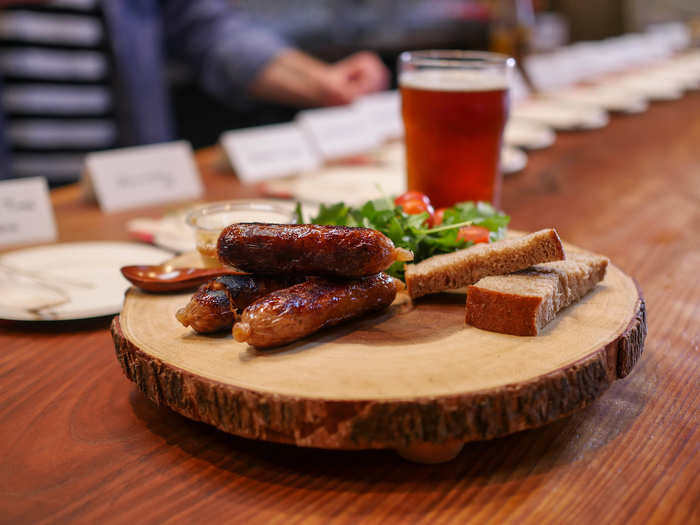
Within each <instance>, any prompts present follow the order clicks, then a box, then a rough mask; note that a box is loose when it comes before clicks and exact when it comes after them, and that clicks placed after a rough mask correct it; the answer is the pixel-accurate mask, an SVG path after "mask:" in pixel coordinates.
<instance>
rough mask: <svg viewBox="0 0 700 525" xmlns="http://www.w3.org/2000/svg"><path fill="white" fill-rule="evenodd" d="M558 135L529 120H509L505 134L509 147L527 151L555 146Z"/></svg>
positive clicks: (504, 138) (504, 139)
mask: <svg viewBox="0 0 700 525" xmlns="http://www.w3.org/2000/svg"><path fill="white" fill-rule="evenodd" d="M555 139H556V134H555V133H554V132H553V131H552V130H551V129H550V128H548V127H547V126H545V125H543V124H538V123H537V122H531V121H527V120H518V119H513V118H511V119H508V123H507V124H506V129H505V131H504V132H503V142H505V144H506V145H507V146H515V147H519V148H525V149H542V148H546V147H548V146H551V145H552V144H554V141H555Z"/></svg>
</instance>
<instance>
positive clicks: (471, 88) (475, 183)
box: [399, 50, 515, 208]
mask: <svg viewBox="0 0 700 525" xmlns="http://www.w3.org/2000/svg"><path fill="white" fill-rule="evenodd" d="M514 66H515V60H514V59H513V58H510V57H507V56H505V55H499V54H496V53H485V52H477V51H454V50H446V51H406V52H403V53H401V56H400V57H399V86H400V89H401V113H402V115H403V123H404V130H405V141H406V175H407V186H408V189H409V190H417V191H421V192H423V193H425V194H426V195H427V196H428V197H430V199H431V201H432V203H433V205H434V206H435V207H436V208H437V207H446V206H451V205H453V204H454V203H456V202H461V201H467V200H482V201H487V202H491V203H492V204H494V205H495V206H498V205H499V204H500V197H501V195H500V194H501V173H500V166H499V164H500V151H501V140H502V136H503V128H504V126H505V123H506V120H507V118H508V105H509V102H508V79H509V76H510V74H511V71H512V69H513V67H514Z"/></svg>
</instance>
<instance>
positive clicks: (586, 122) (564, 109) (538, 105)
mask: <svg viewBox="0 0 700 525" xmlns="http://www.w3.org/2000/svg"><path fill="white" fill-rule="evenodd" d="M511 116H512V117H513V118H517V119H525V120H532V121H535V122H538V123H540V124H544V125H545V126H549V127H552V128H554V129H561V130H574V129H598V128H602V127H605V126H606V125H607V124H608V121H609V119H608V114H607V113H606V112H605V111H604V110H603V109H600V108H597V107H594V106H586V105H581V104H577V103H573V102H563V101H561V102H560V101H553V100H542V99H539V100H532V99H529V100H526V101H523V102H522V103H519V104H516V105H515V107H514V108H513V111H512V112H511Z"/></svg>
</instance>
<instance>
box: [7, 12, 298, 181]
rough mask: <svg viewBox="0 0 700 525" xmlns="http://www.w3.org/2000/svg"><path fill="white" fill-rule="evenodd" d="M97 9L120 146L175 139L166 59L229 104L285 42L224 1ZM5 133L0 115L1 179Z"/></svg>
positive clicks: (242, 97)
mask: <svg viewBox="0 0 700 525" xmlns="http://www.w3.org/2000/svg"><path fill="white" fill-rule="evenodd" d="M102 10H103V13H104V17H105V23H106V25H107V31H108V34H109V39H110V44H111V49H112V51H113V61H114V79H115V80H114V81H115V93H116V99H115V101H114V103H115V108H114V109H115V118H116V122H117V128H118V144H119V145H120V146H129V145H137V144H149V143H155V142H163V141H167V140H172V139H173V138H174V129H173V120H172V115H171V106H170V100H169V97H168V86H167V84H166V58H167V59H175V60H177V61H180V62H183V63H185V64H187V66H188V67H189V69H190V70H191V71H192V72H193V73H194V75H195V76H196V78H197V79H198V81H199V82H200V84H201V85H202V86H203V88H204V89H205V90H206V91H207V92H208V93H209V94H211V95H213V96H214V97H216V98H218V99H220V100H221V101H223V102H225V103H229V104H231V103H235V102H236V101H237V100H243V99H245V98H246V90H247V88H248V87H249V85H250V84H251V82H252V81H253V80H254V79H255V78H256V76H257V75H258V73H259V72H260V71H261V69H262V68H263V67H264V66H265V65H266V64H267V63H268V62H269V61H270V60H271V59H273V58H274V57H275V56H277V55H278V54H279V53H280V52H281V51H282V50H283V49H285V48H286V47H288V44H287V42H286V41H285V40H284V39H283V38H282V37H280V36H278V35H277V34H275V33H273V32H271V31H269V30H268V29H265V28H263V27H261V26H259V25H256V24H255V23H253V21H252V20H251V19H250V18H249V17H248V16H246V15H245V14H244V13H242V12H241V11H240V10H237V9H235V8H234V7H232V6H231V5H230V4H229V2H228V1H227V0H109V1H104V2H102ZM1 90H2V86H1V85H0V91H1ZM0 95H1V93H0ZM4 130H5V127H4V126H3V118H2V114H1V112H0V178H7V177H9V173H10V170H9V165H10V157H9V151H8V148H7V143H6V139H5V133H4Z"/></svg>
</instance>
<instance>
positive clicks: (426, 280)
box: [405, 229, 565, 299]
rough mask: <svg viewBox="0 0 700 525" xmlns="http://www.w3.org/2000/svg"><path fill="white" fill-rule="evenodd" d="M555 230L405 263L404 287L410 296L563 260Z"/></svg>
mask: <svg viewBox="0 0 700 525" xmlns="http://www.w3.org/2000/svg"><path fill="white" fill-rule="evenodd" d="M564 257H565V255H564V248H563V247H562V244H561V239H559V235H558V234H557V231H556V230H554V229H547V230H540V231H537V232H534V233H531V234H529V235H525V236H523V237H517V238H515V239H504V240H501V241H496V242H494V243H491V244H476V245H474V246H471V247H469V248H466V249H464V250H458V251H456V252H453V253H446V254H442V255H436V256H434V257H430V258H428V259H425V260H423V261H421V262H419V263H417V264H407V265H406V274H405V277H406V286H407V289H408V294H409V295H410V296H411V297H412V298H414V299H415V298H418V297H422V296H423V295H428V294H431V293H437V292H441V291H444V290H453V289H457V288H463V287H465V286H469V285H470V284H474V283H475V282H477V281H478V280H479V279H481V278H482V277H486V276H489V275H504V274H508V273H512V272H517V271H518V270H524V269H525V268H529V267H530V266H533V265H535V264H539V263H544V262H549V261H559V260H562V259H564Z"/></svg>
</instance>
